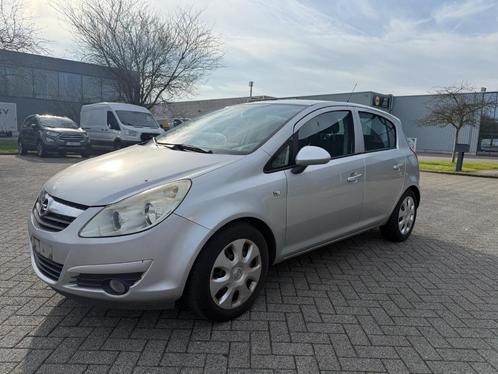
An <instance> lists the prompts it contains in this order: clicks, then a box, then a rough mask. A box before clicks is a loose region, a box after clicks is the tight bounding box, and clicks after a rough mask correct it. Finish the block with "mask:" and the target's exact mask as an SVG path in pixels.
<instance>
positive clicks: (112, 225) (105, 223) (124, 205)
mask: <svg viewBox="0 0 498 374" xmlns="http://www.w3.org/2000/svg"><path fill="white" fill-rule="evenodd" d="M191 185H192V182H191V181H190V180H188V179H184V180H179V181H176V182H172V183H168V184H165V185H163V186H159V187H155V188H152V189H150V190H147V191H144V192H141V193H138V194H136V195H133V196H131V197H128V198H126V199H124V200H121V201H119V202H117V203H115V204H111V205H108V206H106V207H105V208H104V209H102V210H101V211H100V212H99V213H97V214H96V215H95V216H94V217H93V218H92V219H91V220H90V221H89V222H88V223H87V224H86V225H85V226H84V227H83V229H82V230H81V232H80V236H81V237H85V238H97V237H106V236H120V235H127V234H134V233H137V232H140V231H145V230H148V229H150V228H151V227H154V226H155V225H157V224H159V223H160V222H161V221H163V220H164V219H166V217H168V216H169V215H170V214H171V213H173V211H174V210H175V209H176V208H177V207H178V205H180V203H181V202H182V201H183V199H184V198H185V196H186V195H187V192H188V191H189V189H190V186H191Z"/></svg>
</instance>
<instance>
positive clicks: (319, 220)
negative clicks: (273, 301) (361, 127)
mask: <svg viewBox="0 0 498 374" xmlns="http://www.w3.org/2000/svg"><path fill="white" fill-rule="evenodd" d="M300 124H301V126H300V125H299V124H298V125H296V132H295V134H294V137H293V138H294V154H297V152H298V151H299V149H300V148H302V147H304V146H306V145H313V146H317V147H321V148H323V149H325V150H326V151H328V152H329V154H330V155H331V157H332V159H331V160H330V161H329V162H328V163H327V164H323V165H312V166H308V167H306V169H305V170H304V171H302V172H301V173H297V174H295V171H294V172H293V169H288V170H286V171H285V173H286V176H287V230H286V245H285V249H284V256H290V255H292V254H295V253H297V252H300V251H304V250H306V249H309V248H311V247H314V246H318V245H320V244H322V243H326V242H328V241H331V240H333V239H336V238H340V237H342V236H346V235H348V234H349V233H352V232H354V231H355V230H357V229H358V228H359V227H360V224H359V220H360V214H361V207H362V203H363V188H364V175H365V164H364V159H363V156H362V155H361V154H355V146H356V138H355V124H354V121H353V114H352V112H351V111H349V110H347V109H344V110H334V111H331V110H330V109H326V110H322V111H320V112H318V113H314V114H311V115H309V116H308V117H307V118H305V119H303V121H301V122H300Z"/></svg>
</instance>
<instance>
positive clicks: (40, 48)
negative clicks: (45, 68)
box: [0, 0, 46, 53]
mask: <svg viewBox="0 0 498 374" xmlns="http://www.w3.org/2000/svg"><path fill="white" fill-rule="evenodd" d="M38 33H39V31H38V29H37V28H36V26H35V23H34V22H33V20H32V18H31V16H30V15H29V14H28V13H27V12H26V10H25V8H24V2H23V0H0V49H7V50H10V51H16V52H31V53H40V52H46V49H45V48H44V44H45V42H46V41H45V40H43V39H42V38H40V37H39V35H38Z"/></svg>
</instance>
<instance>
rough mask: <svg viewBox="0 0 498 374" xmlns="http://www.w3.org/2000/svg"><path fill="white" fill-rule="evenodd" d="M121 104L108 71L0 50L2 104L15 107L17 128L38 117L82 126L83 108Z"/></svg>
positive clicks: (0, 95) (78, 63)
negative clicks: (55, 117)
mask: <svg viewBox="0 0 498 374" xmlns="http://www.w3.org/2000/svg"><path fill="white" fill-rule="evenodd" d="M120 100H121V95H120V91H119V86H118V84H117V81H116V80H115V79H114V78H113V74H112V71H110V69H108V68H106V67H103V66H98V65H93V64H87V63H82V62H77V61H69V60H63V59H58V58H52V57H45V56H39V55H32V54H29V53H19V52H11V51H5V50H0V102H1V103H11V104H15V106H16V110H17V122H18V124H17V125H18V126H20V124H21V123H22V121H23V119H24V118H26V117H27V116H28V115H30V114H35V113H38V114H54V115H64V116H68V117H70V118H72V119H73V120H75V121H76V122H79V113H80V108H81V105H83V104H88V103H94V102H99V101H120Z"/></svg>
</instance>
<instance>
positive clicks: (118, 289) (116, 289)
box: [109, 279, 128, 295]
mask: <svg viewBox="0 0 498 374" xmlns="http://www.w3.org/2000/svg"><path fill="white" fill-rule="evenodd" d="M109 288H110V289H111V291H112V293H114V294H116V295H122V294H124V293H126V292H127V291H128V285H127V284H126V283H124V282H123V281H122V280H120V279H111V280H110V281H109Z"/></svg>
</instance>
